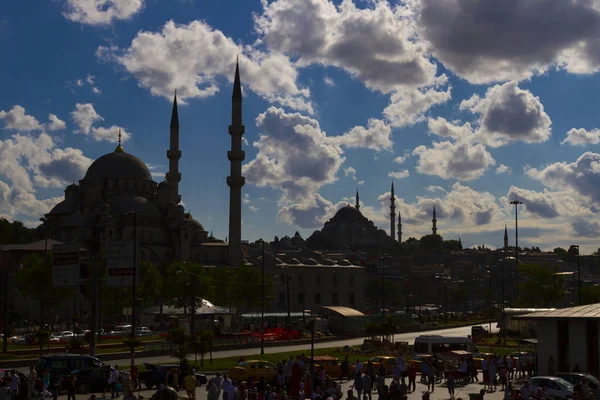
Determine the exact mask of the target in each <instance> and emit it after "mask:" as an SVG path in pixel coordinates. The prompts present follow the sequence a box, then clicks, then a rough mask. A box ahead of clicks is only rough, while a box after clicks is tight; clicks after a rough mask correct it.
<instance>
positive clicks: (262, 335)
mask: <svg viewBox="0 0 600 400" xmlns="http://www.w3.org/2000/svg"><path fill="white" fill-rule="evenodd" d="M261 243H262V277H261V285H260V288H261V295H260V298H261V299H260V354H265V241H264V240H262V239H261Z"/></svg>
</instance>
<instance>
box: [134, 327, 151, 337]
mask: <svg viewBox="0 0 600 400" xmlns="http://www.w3.org/2000/svg"><path fill="white" fill-rule="evenodd" d="M135 335H136V336H152V331H151V330H150V328H147V327H145V326H140V327H138V328H135Z"/></svg>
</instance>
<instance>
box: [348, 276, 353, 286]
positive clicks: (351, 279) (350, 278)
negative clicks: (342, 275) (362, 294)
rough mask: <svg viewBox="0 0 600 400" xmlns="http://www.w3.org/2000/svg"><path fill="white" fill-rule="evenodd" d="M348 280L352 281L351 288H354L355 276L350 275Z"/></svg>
mask: <svg viewBox="0 0 600 400" xmlns="http://www.w3.org/2000/svg"><path fill="white" fill-rule="evenodd" d="M348 279H349V280H350V286H354V275H350V277H349V278H348Z"/></svg>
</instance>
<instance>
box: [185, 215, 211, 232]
mask: <svg viewBox="0 0 600 400" xmlns="http://www.w3.org/2000/svg"><path fill="white" fill-rule="evenodd" d="M182 227H183V228H185V229H190V230H192V231H200V232H206V230H205V229H204V227H203V226H202V224H201V223H200V222H198V221H196V220H195V219H193V218H187V219H185V220H184V221H183V223H182Z"/></svg>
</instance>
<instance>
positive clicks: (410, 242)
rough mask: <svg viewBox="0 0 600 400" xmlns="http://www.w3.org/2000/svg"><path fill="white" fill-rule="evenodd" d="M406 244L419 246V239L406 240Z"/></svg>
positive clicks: (410, 238)
mask: <svg viewBox="0 0 600 400" xmlns="http://www.w3.org/2000/svg"><path fill="white" fill-rule="evenodd" d="M405 243H406V244H419V239H417V238H414V237H409V238H408V239H406V240H405Z"/></svg>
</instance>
